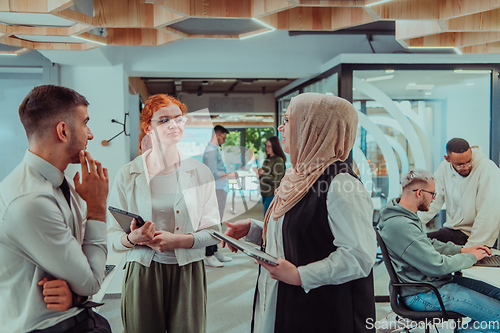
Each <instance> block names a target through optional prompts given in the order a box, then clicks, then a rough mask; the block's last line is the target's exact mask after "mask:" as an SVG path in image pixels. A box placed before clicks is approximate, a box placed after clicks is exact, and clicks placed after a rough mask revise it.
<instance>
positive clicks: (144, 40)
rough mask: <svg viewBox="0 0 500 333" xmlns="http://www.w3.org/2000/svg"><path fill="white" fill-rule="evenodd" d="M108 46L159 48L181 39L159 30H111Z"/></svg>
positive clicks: (108, 32) (109, 30)
mask: <svg viewBox="0 0 500 333" xmlns="http://www.w3.org/2000/svg"><path fill="white" fill-rule="evenodd" d="M106 31H107V40H108V44H111V45H134V46H140V45H142V46H158V45H163V44H166V43H170V42H173V41H176V40H178V39H179V38H180V37H179V36H176V35H173V34H170V33H168V32H165V31H160V30H157V29H140V28H128V29H126V28H109V29H107V30H106Z"/></svg>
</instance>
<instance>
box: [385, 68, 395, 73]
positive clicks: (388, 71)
mask: <svg viewBox="0 0 500 333" xmlns="http://www.w3.org/2000/svg"><path fill="white" fill-rule="evenodd" d="M385 72H386V73H387V74H392V73H394V69H386V70H385Z"/></svg>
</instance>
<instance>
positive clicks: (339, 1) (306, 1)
mask: <svg viewBox="0 0 500 333" xmlns="http://www.w3.org/2000/svg"><path fill="white" fill-rule="evenodd" d="M377 1H380V0H377ZM299 4H300V5H303V6H336V7H356V6H357V7H363V6H365V4H366V1H365V0H299Z"/></svg>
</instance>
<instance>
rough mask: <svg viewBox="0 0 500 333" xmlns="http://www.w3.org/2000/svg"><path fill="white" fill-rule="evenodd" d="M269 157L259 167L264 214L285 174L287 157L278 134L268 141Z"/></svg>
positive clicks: (267, 152) (267, 150) (267, 151)
mask: <svg viewBox="0 0 500 333" xmlns="http://www.w3.org/2000/svg"><path fill="white" fill-rule="evenodd" d="M266 154H267V157H266V159H265V160H264V164H262V168H259V169H257V171H256V172H257V174H258V176H259V185H260V194H261V195H262V204H263V205H264V216H266V212H267V209H268V208H269V205H270V204H271V201H273V198H274V190H276V188H278V186H279V185H280V182H281V178H283V176H284V175H285V162H286V157H285V153H284V152H283V149H281V144H280V141H279V139H278V137H277V136H272V137H270V138H269V139H267V141H266Z"/></svg>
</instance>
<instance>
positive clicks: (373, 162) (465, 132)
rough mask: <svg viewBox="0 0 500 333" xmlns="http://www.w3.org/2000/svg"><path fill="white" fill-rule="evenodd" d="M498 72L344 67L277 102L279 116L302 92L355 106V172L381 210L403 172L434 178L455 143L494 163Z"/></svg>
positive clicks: (427, 67) (488, 68) (456, 67)
mask: <svg viewBox="0 0 500 333" xmlns="http://www.w3.org/2000/svg"><path fill="white" fill-rule="evenodd" d="M495 66H496V65H495ZM495 66H492V65H455V64H454V65H450V64H444V65H431V64H428V65H421V64H420V65H418V64H398V65H367V64H341V65H338V66H336V67H335V68H334V69H332V70H330V71H329V72H328V73H323V74H321V75H319V76H318V77H316V78H313V79H311V80H309V81H308V82H305V83H304V84H302V85H301V86H298V87H296V88H294V90H292V91H288V92H286V95H284V96H281V97H278V99H277V101H278V113H279V115H281V114H284V113H285V111H286V107H287V106H288V103H289V102H290V97H293V96H296V95H297V94H299V93H302V92H320V93H326V94H332V95H336V96H339V95H340V97H343V98H346V99H347V100H349V101H351V102H352V103H353V105H354V107H355V108H356V110H357V111H358V117H359V127H358V133H357V140H356V144H355V146H354V148H353V151H352V160H353V168H354V170H355V171H356V172H357V174H358V175H359V176H360V178H361V180H362V181H363V183H364V184H365V187H366V188H367V190H368V191H369V192H370V193H371V195H372V199H373V203H374V206H375V209H378V208H380V206H381V205H383V204H385V202H386V201H387V200H388V199H391V198H395V197H398V196H399V195H400V182H399V179H400V176H401V174H402V173H405V172H408V170H410V169H412V168H422V169H426V170H429V171H431V172H434V171H435V170H436V169H437V168H438V166H439V165H440V163H441V162H442V161H443V160H444V157H443V156H444V155H445V154H446V152H445V150H446V149H445V146H446V143H447V142H448V141H449V140H450V139H452V138H454V137H461V138H464V139H466V140H467V141H469V143H470V144H471V145H478V146H480V147H481V148H482V149H483V152H484V153H485V154H486V155H487V156H490V157H491V155H492V154H495V152H497V151H498V150H499V148H500V147H498V145H499V143H496V142H494V140H493V136H492V135H493V134H494V132H493V131H492V130H491V129H490V127H491V128H493V126H494V124H496V123H498V118H499V116H498V114H497V113H498V111H495V110H496V109H495V105H497V104H495V103H498V101H497V100H499V99H500V98H498V97H497V99H495V94H496V95H498V93H499V91H498V90H499V88H498V87H499V86H500V84H499V83H498V68H497V67H495ZM339 87H342V89H341V90H342V91H339ZM492 92H493V93H492ZM497 109H498V107H497ZM278 119H279V120H278V121H279V122H278V123H279V124H280V121H281V120H280V118H278ZM490 134H491V135H490ZM497 154H498V153H497ZM493 160H494V161H495V162H496V163H497V164H498V160H495V159H493Z"/></svg>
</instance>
